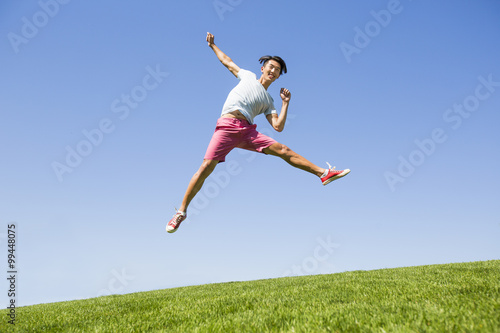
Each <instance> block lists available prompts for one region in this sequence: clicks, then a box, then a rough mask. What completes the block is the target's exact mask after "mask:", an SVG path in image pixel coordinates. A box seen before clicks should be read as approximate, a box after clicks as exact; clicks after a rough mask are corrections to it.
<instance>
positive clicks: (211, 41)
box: [207, 32, 240, 77]
mask: <svg viewBox="0 0 500 333" xmlns="http://www.w3.org/2000/svg"><path fill="white" fill-rule="evenodd" d="M207 42H208V46H210V48H211V49H212V50H213V51H214V52H215V55H216V56H217V58H219V60H220V62H222V64H223V65H224V66H226V67H227V69H229V71H230V72H231V73H233V75H234V76H236V77H238V72H239V71H240V68H239V67H238V66H237V65H236V64H235V63H234V62H233V60H232V59H231V58H229V57H228V56H227V55H226V54H225V53H224V52H222V51H221V50H220V49H219V48H218V47H217V45H215V43H214V35H212V34H211V33H210V32H207Z"/></svg>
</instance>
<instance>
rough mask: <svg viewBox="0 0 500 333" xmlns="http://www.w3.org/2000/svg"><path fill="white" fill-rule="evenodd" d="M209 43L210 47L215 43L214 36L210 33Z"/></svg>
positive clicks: (208, 36)
mask: <svg viewBox="0 0 500 333" xmlns="http://www.w3.org/2000/svg"><path fill="white" fill-rule="evenodd" d="M207 42H208V46H212V45H213V44H215V43H214V35H212V34H211V33H210V32H207Z"/></svg>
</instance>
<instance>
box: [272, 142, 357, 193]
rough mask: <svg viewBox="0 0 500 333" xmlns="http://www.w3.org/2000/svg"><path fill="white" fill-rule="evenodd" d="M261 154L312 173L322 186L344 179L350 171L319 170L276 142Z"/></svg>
mask: <svg viewBox="0 0 500 333" xmlns="http://www.w3.org/2000/svg"><path fill="white" fill-rule="evenodd" d="M262 152H263V153H265V154H269V155H273V156H278V157H281V158H282V159H283V160H285V161H286V162H287V163H288V164H290V165H291V166H293V167H296V168H298V169H301V170H304V171H307V172H309V173H312V174H314V175H316V176H318V177H320V178H321V182H322V183H323V185H327V184H329V183H330V182H332V181H333V180H335V179H338V178H341V177H344V176H345V175H347V174H348V173H349V172H350V171H351V170H349V169H345V170H334V169H331V168H329V169H324V168H320V167H319V166H317V165H316V164H314V163H312V162H310V161H309V160H307V159H306V158H304V157H302V156H300V155H299V154H297V153H296V152H294V151H293V150H291V149H290V148H288V147H287V146H285V145H283V144H281V143H278V142H276V143H273V144H272V145H270V146H269V147H267V148H265V149H263V150H262Z"/></svg>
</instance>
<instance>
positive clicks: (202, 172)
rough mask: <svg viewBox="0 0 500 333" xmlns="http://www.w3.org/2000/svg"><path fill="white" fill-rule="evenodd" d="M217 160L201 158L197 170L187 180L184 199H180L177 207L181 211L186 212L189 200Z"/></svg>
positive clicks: (211, 170) (197, 190) (212, 169)
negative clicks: (188, 180) (180, 201)
mask: <svg viewBox="0 0 500 333" xmlns="http://www.w3.org/2000/svg"><path fill="white" fill-rule="evenodd" d="M217 163H219V161H215V160H203V163H202V164H201V166H200V168H199V169H198V171H197V172H196V173H195V174H194V176H193V177H192V178H191V181H190V182H189V185H188V187H187V190H186V193H185V194H184V199H183V200H182V204H181V206H180V207H179V210H180V211H181V212H186V211H187V208H188V206H189V204H190V203H191V200H193V198H194V197H195V195H196V193H198V192H199V191H200V189H201V187H202V186H203V183H204V182H205V179H207V177H208V176H210V174H211V173H212V172H213V171H214V169H215V167H216V166H217Z"/></svg>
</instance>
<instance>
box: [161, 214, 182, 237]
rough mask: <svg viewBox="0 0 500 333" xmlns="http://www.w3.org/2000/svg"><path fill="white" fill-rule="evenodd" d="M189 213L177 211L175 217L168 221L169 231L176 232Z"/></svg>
mask: <svg viewBox="0 0 500 333" xmlns="http://www.w3.org/2000/svg"><path fill="white" fill-rule="evenodd" d="M186 217H187V215H186V213H183V212H179V211H178V212H177V213H175V215H174V217H172V219H171V220H170V222H168V224H167V227H166V228H165V229H166V230H167V232H169V233H173V232H176V231H177V229H179V226H180V225H181V222H182V221H184V220H185V219H186Z"/></svg>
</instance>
